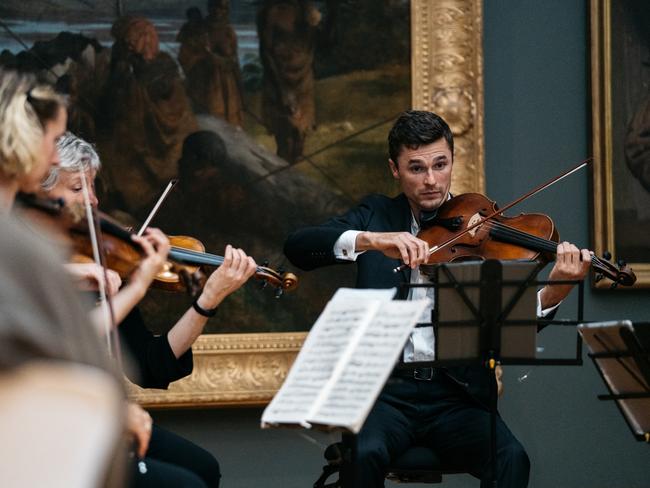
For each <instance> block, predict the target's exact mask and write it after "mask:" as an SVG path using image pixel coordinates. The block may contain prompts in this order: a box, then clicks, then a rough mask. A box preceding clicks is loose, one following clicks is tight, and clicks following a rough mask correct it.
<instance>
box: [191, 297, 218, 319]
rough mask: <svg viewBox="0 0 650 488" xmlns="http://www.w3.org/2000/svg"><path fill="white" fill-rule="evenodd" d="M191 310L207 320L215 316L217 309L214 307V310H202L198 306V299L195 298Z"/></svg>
mask: <svg viewBox="0 0 650 488" xmlns="http://www.w3.org/2000/svg"><path fill="white" fill-rule="evenodd" d="M192 308H193V309H194V310H195V311H196V313H198V314H199V315H203V316H204V317H208V318H210V317H214V316H215V314H216V313H217V309H218V308H219V307H214V308H211V309H208V310H206V309H205V308H203V307H202V306H201V305H199V299H198V298H197V299H196V300H194V301H193V302H192Z"/></svg>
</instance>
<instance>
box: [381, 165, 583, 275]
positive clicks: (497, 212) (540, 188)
mask: <svg viewBox="0 0 650 488" xmlns="http://www.w3.org/2000/svg"><path fill="white" fill-rule="evenodd" d="M593 160H594V158H587V159H585V160H584V161H582V162H580V163H579V164H577V165H576V166H574V167H573V168H570V169H568V170H567V171H565V172H564V173H562V174H561V175H559V176H555V177H553V178H551V179H550V180H548V181H547V182H545V183H542V184H541V185H539V186H537V187H536V188H533V189H532V190H531V191H529V192H528V193H526V194H525V195H522V196H520V197H519V198H517V199H515V200H513V201H512V202H510V203H509V204H507V205H506V206H504V207H503V208H499V209H497V210H495V211H494V212H492V213H491V214H490V215H488V216H487V217H484V218H483V219H481V220H479V221H478V222H475V223H474V224H472V225H470V226H469V227H467V229H465V230H464V231H462V232H460V233H458V234H457V235H455V236H454V237H450V238H449V239H447V240H446V241H445V242H443V243H442V244H438V245H436V246H433V247H431V248H429V256H431V255H432V254H433V253H434V252H437V251H439V250H440V249H442V248H444V247H446V246H448V245H449V244H452V243H454V242H455V241H456V240H458V239H460V238H461V237H463V236H464V235H465V234H467V233H468V232H471V231H472V230H473V229H475V228H476V227H479V226H480V225H483V224H484V223H485V222H487V221H488V220H491V219H492V218H494V217H495V216H497V215H500V214H502V213H503V212H505V211H506V210H508V209H509V208H512V207H514V206H515V205H517V204H518V203H521V202H523V201H524V200H526V199H527V198H530V197H532V196H533V195H537V194H538V193H540V192H542V191H544V190H546V189H547V188H548V187H550V186H552V185H554V184H555V183H557V182H558V181H561V180H563V179H564V178H566V177H567V176H570V175H572V174H573V173H575V172H576V171H578V170H580V169H582V168H584V167H585V166H587V165H588V164H589V163H591V162H593ZM406 268H408V266H407V265H406V264H402V265H400V266H398V267H397V268H395V269H393V272H394V273H398V272H400V271H403V270H405V269H406Z"/></svg>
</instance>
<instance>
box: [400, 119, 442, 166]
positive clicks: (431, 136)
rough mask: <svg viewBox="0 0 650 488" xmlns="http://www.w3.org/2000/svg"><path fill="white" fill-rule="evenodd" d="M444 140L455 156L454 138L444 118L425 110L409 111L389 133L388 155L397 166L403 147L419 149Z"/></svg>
mask: <svg viewBox="0 0 650 488" xmlns="http://www.w3.org/2000/svg"><path fill="white" fill-rule="evenodd" d="M442 138H444V139H445V140H446V141H447V145H448V146H449V150H450V151H451V156H452V158H453V156H454V136H453V135H452V133H451V129H450V128H449V126H448V125H447V122H445V121H444V120H443V119H442V117H440V116H439V115H436V114H434V113H433V112H425V111H423V110H407V111H406V112H404V113H403V114H402V115H400V116H399V117H398V119H397V120H396V121H395V124H394V125H393V128H392V129H391V130H390V132H389V133H388V154H389V155H390V158H391V159H392V160H393V162H394V163H395V164H397V157H398V156H399V153H400V151H401V150H402V146H405V147H407V148H409V149H417V148H418V147H420V146H422V145H424V144H431V143H433V142H436V141H438V140H440V139H442Z"/></svg>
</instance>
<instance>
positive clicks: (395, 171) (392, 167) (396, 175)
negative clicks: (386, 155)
mask: <svg viewBox="0 0 650 488" xmlns="http://www.w3.org/2000/svg"><path fill="white" fill-rule="evenodd" d="M388 167H389V168H390V172H391V173H392V174H393V178H395V179H396V180H399V167H398V166H397V164H396V163H395V161H393V160H392V159H388Z"/></svg>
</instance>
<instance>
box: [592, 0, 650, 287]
mask: <svg viewBox="0 0 650 488" xmlns="http://www.w3.org/2000/svg"><path fill="white" fill-rule="evenodd" d="M591 32H592V35H591V39H592V41H591V42H592V95H593V97H592V107H593V132H592V133H593V149H594V194H593V196H594V206H593V208H594V244H595V250H596V252H597V253H602V252H604V251H607V252H609V253H611V254H612V256H613V258H614V259H615V260H624V261H626V262H627V263H628V264H629V265H630V266H632V268H633V269H634V271H635V273H636V275H637V278H638V280H637V283H636V285H635V286H636V287H650V4H649V3H648V2H647V1H644V0H623V1H611V0H592V2H591ZM598 285H599V284H597V286H598ZM600 285H601V286H606V285H604V284H603V283H600Z"/></svg>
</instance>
